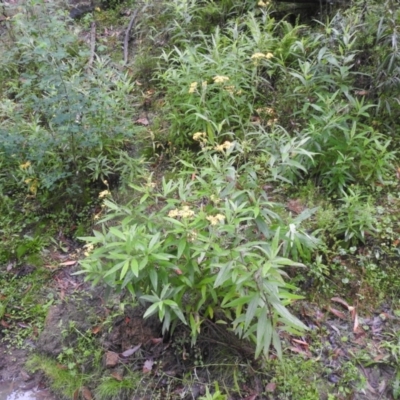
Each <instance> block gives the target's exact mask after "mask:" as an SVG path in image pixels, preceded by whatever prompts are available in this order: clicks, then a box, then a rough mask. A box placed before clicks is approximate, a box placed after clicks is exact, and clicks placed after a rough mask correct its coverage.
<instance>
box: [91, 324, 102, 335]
mask: <svg viewBox="0 0 400 400" xmlns="http://www.w3.org/2000/svg"><path fill="white" fill-rule="evenodd" d="M100 330H101V326H100V325H97V326H95V327H94V328H92V333H93V335H97V334H98V333H99V332H100Z"/></svg>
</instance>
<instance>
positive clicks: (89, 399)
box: [81, 386, 93, 400]
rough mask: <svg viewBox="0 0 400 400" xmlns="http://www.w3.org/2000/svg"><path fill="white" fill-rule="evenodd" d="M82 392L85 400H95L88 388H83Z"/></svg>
mask: <svg viewBox="0 0 400 400" xmlns="http://www.w3.org/2000/svg"><path fill="white" fill-rule="evenodd" d="M81 392H82V396H83V398H84V399H85V400H93V395H92V393H91V392H90V390H89V389H88V388H87V387H86V386H82V387H81Z"/></svg>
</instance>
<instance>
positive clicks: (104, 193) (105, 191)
mask: <svg viewBox="0 0 400 400" xmlns="http://www.w3.org/2000/svg"><path fill="white" fill-rule="evenodd" d="M110 194H111V193H110V192H109V191H108V190H103V191H102V192H100V193H99V199H102V198H103V197H106V196H108V195H110Z"/></svg>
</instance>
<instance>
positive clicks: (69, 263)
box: [58, 260, 77, 267]
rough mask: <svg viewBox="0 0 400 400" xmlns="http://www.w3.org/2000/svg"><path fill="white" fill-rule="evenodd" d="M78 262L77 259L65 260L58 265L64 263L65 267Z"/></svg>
mask: <svg viewBox="0 0 400 400" xmlns="http://www.w3.org/2000/svg"><path fill="white" fill-rule="evenodd" d="M76 263H77V261H74V260H71V261H64V262H62V263H60V264H58V265H62V266H63V267H68V266H70V265H75V264H76Z"/></svg>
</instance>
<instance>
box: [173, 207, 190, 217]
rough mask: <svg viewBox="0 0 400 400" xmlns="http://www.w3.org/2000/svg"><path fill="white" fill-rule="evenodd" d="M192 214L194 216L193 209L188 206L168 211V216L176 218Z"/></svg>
mask: <svg viewBox="0 0 400 400" xmlns="http://www.w3.org/2000/svg"><path fill="white" fill-rule="evenodd" d="M193 216H194V211H193V210H191V209H190V207H189V206H183V207H182V209H181V210H178V209H177V208H175V209H174V210H171V211H170V212H169V213H168V217H170V218H177V217H182V218H190V217H193Z"/></svg>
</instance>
